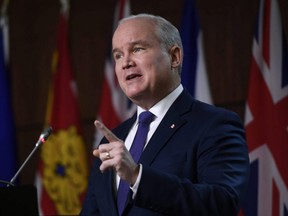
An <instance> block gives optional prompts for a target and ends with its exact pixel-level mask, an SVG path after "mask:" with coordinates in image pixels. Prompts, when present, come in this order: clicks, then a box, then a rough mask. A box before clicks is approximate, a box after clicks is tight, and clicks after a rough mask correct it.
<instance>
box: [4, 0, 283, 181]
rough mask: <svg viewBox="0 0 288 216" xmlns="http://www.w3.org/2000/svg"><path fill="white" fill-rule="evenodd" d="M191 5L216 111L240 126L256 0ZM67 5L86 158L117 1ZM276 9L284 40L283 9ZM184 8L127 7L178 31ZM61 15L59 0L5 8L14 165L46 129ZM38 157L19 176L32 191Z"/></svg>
mask: <svg viewBox="0 0 288 216" xmlns="http://www.w3.org/2000/svg"><path fill="white" fill-rule="evenodd" d="M195 1H196V5H197V8H198V11H199V16H200V22H201V25H202V30H203V35H204V45H205V55H206V64H207V69H208V76H209V81H210V86H211V91H212V97H213V101H214V104H215V105H216V106H221V107H225V108H227V109H230V110H233V111H235V112H237V113H238V114H239V115H240V117H241V118H242V119H243V118H244V110H245V100H246V98H247V90H248V89H247V88H248V77H249V65H250V59H251V49H252V39H253V33H254V28H255V25H256V15H257V9H258V3H259V0H222V1H215V0H195ZM0 2H1V3H2V0H1V1H0ZM70 2H71V6H70V22H69V35H70V36H69V37H70V38H69V44H70V52H71V57H72V66H73V69H74V72H75V76H76V81H77V84H78V90H79V104H80V111H81V116H80V117H81V122H82V126H83V129H84V139H85V142H86V145H87V153H88V154H89V155H91V147H92V141H93V136H94V126H93V122H94V120H95V117H96V113H97V110H98V106H99V98H100V95H101V85H102V79H103V73H104V61H105V57H106V54H107V53H108V52H109V47H110V43H111V36H112V23H113V14H114V8H115V5H116V0H105V1H99V0H98V1H97V0H81V1H80V0H78V1H77V0H71V1H70ZM278 2H279V4H280V8H281V15H282V20H283V25H284V27H285V31H286V35H287V32H288V31H287V29H288V19H287V17H288V1H287V0H279V1H278ZM182 7H183V0H177V1H176V0H131V11H132V14H136V13H140V12H146V13H153V14H157V15H160V16H163V17H164V18H166V19H168V20H170V21H171V22H172V23H173V24H174V25H175V26H177V27H179V25H180V22H181V16H182V9H183V8H182ZM59 11H60V4H59V1H58V0H49V1H47V0H10V5H9V8H8V13H9V17H10V72H11V79H12V83H11V85H12V86H11V88H12V96H13V108H14V113H15V122H16V133H17V139H18V159H19V163H22V162H23V161H24V160H25V158H26V157H27V156H28V154H29V153H30V151H31V150H32V149H33V147H34V145H35V143H36V141H37V139H38V136H39V134H40V133H41V131H42V129H43V125H44V119H45V112H46V106H47V96H48V85H49V81H50V77H51V70H50V69H51V58H52V52H53V49H54V47H55V37H56V23H57V19H58V14H59ZM38 157H39V152H37V154H36V155H34V156H33V158H32V160H31V161H30V162H29V164H28V165H27V166H26V167H25V169H24V170H23V172H22V174H21V175H20V178H19V180H20V183H21V184H33V182H34V177H35V170H36V167H37V161H38Z"/></svg>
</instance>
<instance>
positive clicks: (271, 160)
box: [242, 0, 288, 216]
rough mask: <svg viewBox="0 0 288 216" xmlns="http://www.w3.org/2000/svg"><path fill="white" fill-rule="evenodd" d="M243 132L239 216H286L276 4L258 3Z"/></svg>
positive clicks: (285, 135) (286, 115) (283, 57)
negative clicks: (244, 176) (244, 184)
mask: <svg viewBox="0 0 288 216" xmlns="http://www.w3.org/2000/svg"><path fill="white" fill-rule="evenodd" d="M257 21H258V23H257V29H256V32H255V35H254V40H253V50H252V62H251V71H250V83H249V91H248V100H247V106H246V115H245V123H246V131H247V142H248V146H249V151H250V153H249V157H250V163H251V164H250V165H251V174H250V183H249V187H248V190H247V198H246V199H245V203H244V206H243V209H242V210H243V214H244V215H246V216H247V215H251V216H252V215H253V216H256V215H258V216H288V189H287V186H288V156H287V154H288V49H287V41H286V37H285V35H284V31H283V28H282V23H281V16H280V11H279V6H278V2H277V0H260V3H259V12H258V19H257Z"/></svg>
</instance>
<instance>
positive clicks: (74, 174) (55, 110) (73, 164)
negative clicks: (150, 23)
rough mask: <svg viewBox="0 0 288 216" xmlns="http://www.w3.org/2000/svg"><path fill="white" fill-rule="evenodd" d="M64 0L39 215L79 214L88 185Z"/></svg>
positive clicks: (38, 182)
mask: <svg viewBox="0 0 288 216" xmlns="http://www.w3.org/2000/svg"><path fill="white" fill-rule="evenodd" d="M61 2H62V4H63V5H62V11H61V14H60V17H59V22H58V29H57V41H56V43H57V47H56V50H55V52H54V55H53V61H52V82H51V85H50V89H49V96H48V105H47V115H46V124H47V125H51V126H52V128H53V133H52V135H51V136H50V138H49V140H48V141H47V142H46V143H44V144H43V145H42V146H41V154H40V161H39V166H38V170H37V174H36V187H37V191H38V204H39V213H40V215H78V214H79V213H80V211H81V208H82V201H83V199H84V196H85V192H86V189H87V185H88V166H87V152H86V149H85V145H84V141H83V137H82V130H81V126H80V113H79V107H78V103H77V95H76V93H77V88H76V83H75V80H74V74H73V70H72V67H71V60H70V56H69V51H68V29H67V28H68V25H67V13H68V4H67V3H68V2H67V1H66V3H65V1H61Z"/></svg>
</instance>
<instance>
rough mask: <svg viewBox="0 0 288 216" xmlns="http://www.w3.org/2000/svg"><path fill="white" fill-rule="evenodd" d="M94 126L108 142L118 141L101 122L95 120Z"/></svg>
mask: <svg viewBox="0 0 288 216" xmlns="http://www.w3.org/2000/svg"><path fill="white" fill-rule="evenodd" d="M94 125H95V126H96V128H97V129H98V130H100V131H101V133H102V134H103V135H104V136H105V137H106V139H107V140H108V141H109V142H115V141H120V139H119V138H118V137H117V136H116V135H115V134H114V133H112V131H110V130H109V129H108V128H107V127H106V126H105V125H104V124H103V123H102V122H100V121H98V120H96V121H95V122H94Z"/></svg>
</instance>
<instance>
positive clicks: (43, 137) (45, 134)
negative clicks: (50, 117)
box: [3, 127, 52, 187]
mask: <svg viewBox="0 0 288 216" xmlns="http://www.w3.org/2000/svg"><path fill="white" fill-rule="evenodd" d="M51 133H52V127H48V128H46V129H45V130H44V131H43V132H42V133H41V135H40V136H39V139H38V141H37V143H36V144H35V147H34V149H33V150H32V152H31V153H30V154H29V155H28V157H27V158H26V160H25V161H24V162H23V164H22V165H21V167H20V168H19V169H18V171H17V172H16V174H15V175H14V176H13V178H12V179H11V180H10V182H7V187H9V186H14V181H15V180H16V178H17V177H18V175H19V174H20V172H21V171H22V169H23V168H24V166H25V165H26V164H27V162H28V161H29V160H30V158H31V157H32V155H33V154H34V152H35V151H36V150H37V149H38V148H39V146H40V145H41V144H43V143H45V142H46V141H47V139H48V137H49V136H50V135H51ZM3 182H5V181H3Z"/></svg>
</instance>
